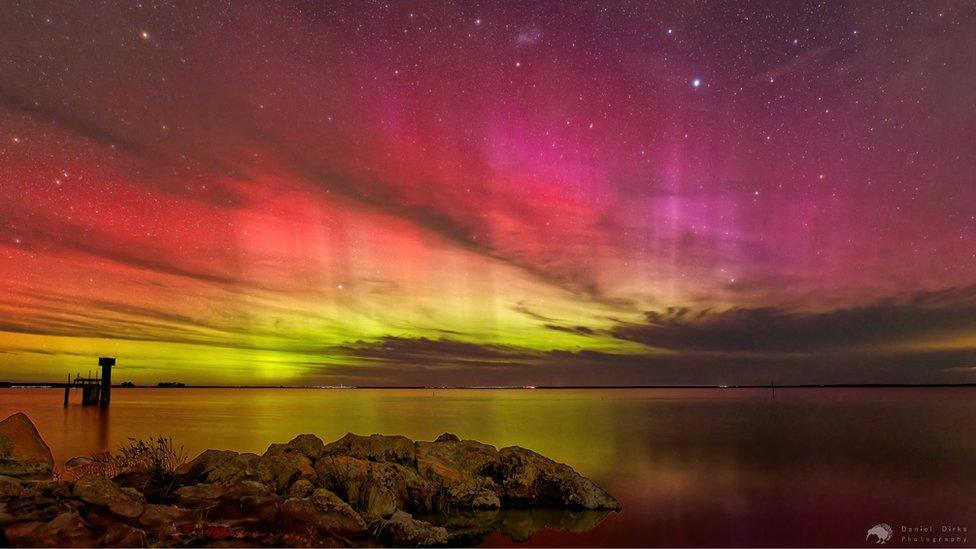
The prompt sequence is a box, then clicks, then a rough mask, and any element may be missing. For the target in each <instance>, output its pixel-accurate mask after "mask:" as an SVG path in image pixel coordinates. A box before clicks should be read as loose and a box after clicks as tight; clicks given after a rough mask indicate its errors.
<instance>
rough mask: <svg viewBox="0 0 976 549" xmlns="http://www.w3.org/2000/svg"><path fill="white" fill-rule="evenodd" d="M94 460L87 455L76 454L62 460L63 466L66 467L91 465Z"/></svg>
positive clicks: (73, 467)
mask: <svg viewBox="0 0 976 549" xmlns="http://www.w3.org/2000/svg"><path fill="white" fill-rule="evenodd" d="M94 461H95V460H93V459H92V458H90V457H88V456H78V457H73V458H71V459H69V460H68V461H66V462H64V466H65V468H67V469H77V468H78V467H84V466H85V465H91V464H92V463H93V462H94Z"/></svg>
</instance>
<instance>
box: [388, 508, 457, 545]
mask: <svg viewBox="0 0 976 549" xmlns="http://www.w3.org/2000/svg"><path fill="white" fill-rule="evenodd" d="M374 530H375V536H376V537H377V539H379V540H380V541H381V542H382V543H385V544H388V545H393V546H396V547H430V546H433V545H444V544H446V543H447V540H448V537H447V530H446V529H445V528H444V527H443V526H434V525H433V524H430V523H428V522H424V521H422V520H417V519H415V518H413V517H412V516H411V515H409V514H407V513H404V512H403V511H397V512H395V513H393V515H392V516H390V518H389V519H388V520H384V521H380V522H378V523H377V525H376V526H375V527H374Z"/></svg>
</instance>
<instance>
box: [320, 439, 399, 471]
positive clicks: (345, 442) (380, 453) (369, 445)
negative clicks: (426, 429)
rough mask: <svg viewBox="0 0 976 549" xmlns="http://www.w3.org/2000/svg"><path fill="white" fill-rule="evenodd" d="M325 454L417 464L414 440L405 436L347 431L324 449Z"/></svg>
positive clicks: (323, 453)
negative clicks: (358, 433) (355, 433)
mask: <svg viewBox="0 0 976 549" xmlns="http://www.w3.org/2000/svg"><path fill="white" fill-rule="evenodd" d="M322 455H323V456H349V457H354V458H359V459H365V460H367V461H378V462H389V463H398V464H400V465H404V466H407V467H414V466H416V465H417V454H416V450H415V448H414V444H413V441H412V440H410V439H409V438H407V437H404V436H399V435H397V436H387V435H370V436H368V437H364V436H359V435H354V434H352V433H347V434H346V436H344V437H342V438H340V439H339V440H337V441H335V442H331V443H329V444H328V445H326V446H325V448H323V449H322Z"/></svg>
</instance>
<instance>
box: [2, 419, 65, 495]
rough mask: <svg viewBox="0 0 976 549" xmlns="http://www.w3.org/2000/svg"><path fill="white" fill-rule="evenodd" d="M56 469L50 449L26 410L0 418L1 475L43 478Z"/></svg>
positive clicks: (48, 476) (34, 478) (49, 475)
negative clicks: (1, 419) (0, 419)
mask: <svg viewBox="0 0 976 549" xmlns="http://www.w3.org/2000/svg"><path fill="white" fill-rule="evenodd" d="M52 471H54V457H53V456H52V455H51V449H50V448H48V446H47V444H45V443H44V440H43V439H42V438H41V435H40V434H39V433H38V432H37V428H36V427H34V424H33V423H32V422H31V420H30V418H28V417H27V416H26V415H25V414H22V413H16V414H13V415H12V416H10V417H8V418H7V419H4V420H3V421H0V475H4V476H8V477H14V478H21V479H31V480H43V479H47V478H50V477H51V473H52Z"/></svg>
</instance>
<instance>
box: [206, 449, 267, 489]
mask: <svg viewBox="0 0 976 549" xmlns="http://www.w3.org/2000/svg"><path fill="white" fill-rule="evenodd" d="M260 461H261V456H259V455H257V454H250V453H248V454H237V455H235V456H231V457H230V459H227V460H226V461H223V462H221V463H220V465H217V466H216V467H214V469H213V470H212V471H210V472H209V473H207V477H206V481H207V482H208V483H214V482H239V481H242V480H258V479H259V477H260V475H259V472H258V462H260Z"/></svg>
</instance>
